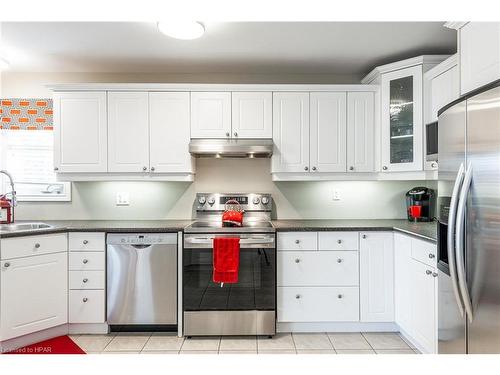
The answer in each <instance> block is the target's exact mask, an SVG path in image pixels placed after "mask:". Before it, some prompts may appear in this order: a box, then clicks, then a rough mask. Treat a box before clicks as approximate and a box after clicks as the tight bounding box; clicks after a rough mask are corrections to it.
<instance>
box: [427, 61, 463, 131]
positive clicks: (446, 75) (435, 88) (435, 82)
mask: <svg viewBox="0 0 500 375" xmlns="http://www.w3.org/2000/svg"><path fill="white" fill-rule="evenodd" d="M430 85H431V87H430V89H431V92H430V98H431V108H430V117H429V118H428V121H426V123H427V124H428V123H430V122H434V121H437V120H438V111H439V110H440V109H441V108H443V107H444V106H445V105H447V104H449V103H451V102H452V101H454V100H455V99H458V97H459V96H460V90H459V87H458V86H459V84H458V66H457V65H456V64H455V65H454V66H452V67H450V68H449V69H447V70H446V71H444V72H443V73H441V74H439V75H438V76H437V77H434V78H432V80H431V82H430Z"/></svg>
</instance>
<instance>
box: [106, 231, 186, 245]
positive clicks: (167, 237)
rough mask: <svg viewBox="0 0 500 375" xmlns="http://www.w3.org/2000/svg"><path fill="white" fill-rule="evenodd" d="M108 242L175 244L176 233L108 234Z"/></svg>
mask: <svg viewBox="0 0 500 375" xmlns="http://www.w3.org/2000/svg"><path fill="white" fill-rule="evenodd" d="M106 242H107V243H108V244H132V245H141V244H144V245H152V244H177V233H144V234H143V233H138V234H117V233H113V234H108V238H107V241H106Z"/></svg>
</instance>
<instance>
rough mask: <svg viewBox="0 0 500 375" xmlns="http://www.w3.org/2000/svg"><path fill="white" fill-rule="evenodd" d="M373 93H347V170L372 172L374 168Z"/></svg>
mask: <svg viewBox="0 0 500 375" xmlns="http://www.w3.org/2000/svg"><path fill="white" fill-rule="evenodd" d="M374 111H375V94H374V93H373V92H349V93H347V171H348V172H373V171H374V168H375V163H374V161H375V150H374V141H375V133H374V131H375V112H374Z"/></svg>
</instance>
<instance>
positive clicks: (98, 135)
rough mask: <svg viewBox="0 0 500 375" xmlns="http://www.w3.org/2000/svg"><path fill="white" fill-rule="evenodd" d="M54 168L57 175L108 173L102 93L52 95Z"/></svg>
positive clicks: (105, 123) (104, 102)
mask: <svg viewBox="0 0 500 375" xmlns="http://www.w3.org/2000/svg"><path fill="white" fill-rule="evenodd" d="M53 99H54V104H53V105H54V169H55V170H56V171H57V172H59V173H78V172H84V173H94V172H98V173H101V172H107V170H108V162H107V160H108V157H107V156H108V155H107V154H108V146H107V145H108V127H107V104H106V92H104V91H90V92H86V91H74V92H55V93H54V95H53Z"/></svg>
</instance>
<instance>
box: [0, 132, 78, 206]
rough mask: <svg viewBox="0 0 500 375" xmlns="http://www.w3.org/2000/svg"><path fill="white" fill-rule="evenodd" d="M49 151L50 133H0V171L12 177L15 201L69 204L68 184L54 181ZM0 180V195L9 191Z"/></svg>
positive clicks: (52, 163) (4, 178) (69, 184)
mask: <svg viewBox="0 0 500 375" xmlns="http://www.w3.org/2000/svg"><path fill="white" fill-rule="evenodd" d="M53 147H54V138H53V132H52V131H50V130H0V169H4V170H6V171H8V172H9V173H10V174H11V175H12V177H13V179H14V184H15V188H16V192H17V198H18V200H19V201H70V200H71V183H69V182H58V181H57V180H56V174H55V173H54V161H53ZM0 177H1V178H2V180H1V185H0V186H1V188H2V189H1V192H2V193H4V192H7V191H10V190H11V188H10V185H9V179H8V178H6V176H5V175H0Z"/></svg>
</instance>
